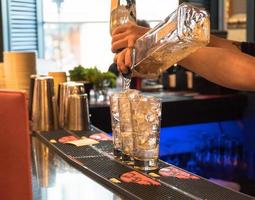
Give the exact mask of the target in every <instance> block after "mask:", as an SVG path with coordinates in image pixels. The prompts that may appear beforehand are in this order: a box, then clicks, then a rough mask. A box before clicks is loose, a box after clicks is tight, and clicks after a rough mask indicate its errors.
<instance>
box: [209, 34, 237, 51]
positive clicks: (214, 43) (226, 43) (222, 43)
mask: <svg viewBox="0 0 255 200" xmlns="http://www.w3.org/2000/svg"><path fill="white" fill-rule="evenodd" d="M208 46H209V47H219V48H224V49H228V50H232V51H241V42H237V41H232V40H227V39H224V38H220V37H216V36H214V35H211V36H210V43H209V45H208Z"/></svg>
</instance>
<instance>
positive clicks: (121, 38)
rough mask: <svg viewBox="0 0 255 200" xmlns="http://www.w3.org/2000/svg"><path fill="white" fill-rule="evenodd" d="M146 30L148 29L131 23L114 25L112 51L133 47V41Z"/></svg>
mask: <svg viewBox="0 0 255 200" xmlns="http://www.w3.org/2000/svg"><path fill="white" fill-rule="evenodd" d="M148 30H150V29H149V28H145V27H142V26H138V25H136V24H133V23H128V24H124V25H121V26H118V27H116V28H115V29H114V30H113V32H112V52H113V53H116V52H117V51H118V49H124V48H133V47H134V44H135V41H136V40H137V39H138V38H139V37H141V36H142V35H144V34H145V33H146V32H147V31H148Z"/></svg>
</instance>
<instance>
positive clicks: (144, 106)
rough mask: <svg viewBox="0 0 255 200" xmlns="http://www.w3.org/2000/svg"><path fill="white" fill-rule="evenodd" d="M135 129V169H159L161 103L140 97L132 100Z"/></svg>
mask: <svg viewBox="0 0 255 200" xmlns="http://www.w3.org/2000/svg"><path fill="white" fill-rule="evenodd" d="M130 104H131V116H132V127H133V140H134V141H133V142H134V147H133V148H134V150H133V158H134V166H135V168H138V169H141V170H155V169H157V168H158V155H159V133H160V119H161V101H160V100H159V99H158V98H155V97H146V96H140V97H138V98H134V99H132V100H130Z"/></svg>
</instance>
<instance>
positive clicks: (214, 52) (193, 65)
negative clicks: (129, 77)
mask: <svg viewBox="0 0 255 200" xmlns="http://www.w3.org/2000/svg"><path fill="white" fill-rule="evenodd" d="M148 30H149V29H144V28H142V27H139V26H136V25H134V24H127V25H123V26H119V27H117V28H116V29H115V30H114V31H113V38H112V51H113V52H116V51H117V49H121V48H125V49H124V50H123V51H122V52H120V53H118V54H116V56H115V59H114V61H115V62H116V63H117V65H118V68H119V70H120V71H121V72H122V73H125V72H127V71H128V67H130V66H131V48H133V47H134V43H135V41H136V40H137V39H138V38H139V37H140V36H142V35H143V34H144V33H146V32H147V31H148ZM179 64H180V65H182V66H183V67H185V68H187V69H189V70H191V71H193V72H195V73H197V74H199V75H201V76H203V77H204V78H206V79H208V80H210V81H212V82H215V83H217V84H219V85H222V86H225V87H229V88H233V89H238V90H250V91H255V57H253V56H249V55H247V54H244V53H242V52H241V43H238V42H234V41H229V40H226V39H222V38H218V37H216V36H213V35H212V36H211V39H210V44H209V45H208V47H204V48H200V49H199V50H197V51H196V52H195V53H193V54H191V55H190V56H188V57H186V58H185V59H183V60H182V61H180V62H179Z"/></svg>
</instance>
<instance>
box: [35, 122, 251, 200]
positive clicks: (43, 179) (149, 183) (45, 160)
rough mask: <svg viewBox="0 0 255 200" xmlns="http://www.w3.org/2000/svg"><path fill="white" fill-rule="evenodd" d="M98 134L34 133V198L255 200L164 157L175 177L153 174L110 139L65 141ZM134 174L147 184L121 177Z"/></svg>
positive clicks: (96, 130)
mask: <svg viewBox="0 0 255 200" xmlns="http://www.w3.org/2000/svg"><path fill="white" fill-rule="evenodd" d="M97 133H102V134H104V133H103V132H102V131H101V130H100V129H98V128H96V127H94V126H92V128H91V129H90V130H89V131H79V132H73V131H72V132H71V131H67V130H57V131H51V132H36V133H33V136H32V152H33V192H34V199H38V200H51V199H54V200H56V199H76V200H79V199H112V200H113V199H115V200H117V199H132V200H134V199H146V200H150V199H174V200H182V199H185V200H186V199H212V200H214V199H215V200H219V199H224V200H227V199H229V200H250V199H254V198H253V197H251V196H248V195H245V194H242V193H239V192H235V191H233V190H230V189H227V188H224V187H221V186H219V185H216V184H214V183H212V182H209V181H208V180H206V179H204V178H202V177H199V176H197V175H195V174H192V173H190V172H187V171H184V170H182V169H180V168H178V167H175V166H173V165H170V164H167V163H165V162H163V161H159V169H162V168H164V169H165V168H167V169H168V170H170V171H172V173H171V174H170V175H169V176H164V175H163V174H162V173H161V174H160V173H159V170H155V171H153V174H154V175H153V176H152V174H150V173H147V172H144V171H138V170H136V169H134V168H133V167H132V166H129V165H126V164H123V163H122V162H120V161H119V160H116V159H114V157H113V155H112V141H110V140H107V141H99V143H98V144H95V145H89V146H81V147H76V146H73V145H70V144H63V143H60V142H59V138H62V137H66V136H72V135H76V136H79V137H82V136H86V137H89V136H91V135H92V134H97ZM130 172H132V173H133V175H134V174H136V175H137V174H139V176H143V178H145V179H146V184H144V183H142V184H138V181H137V180H138V179H137V177H136V179H133V180H132V181H131V182H125V181H124V180H123V179H121V176H123V175H124V174H126V173H130ZM155 174H156V175H158V176H155ZM140 178H141V177H140ZM112 179H115V181H113V180H112ZM116 180H117V182H116Z"/></svg>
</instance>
